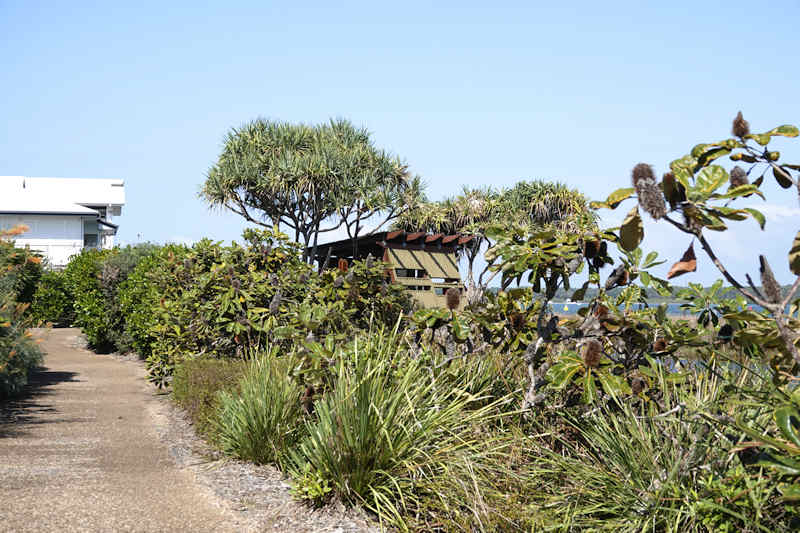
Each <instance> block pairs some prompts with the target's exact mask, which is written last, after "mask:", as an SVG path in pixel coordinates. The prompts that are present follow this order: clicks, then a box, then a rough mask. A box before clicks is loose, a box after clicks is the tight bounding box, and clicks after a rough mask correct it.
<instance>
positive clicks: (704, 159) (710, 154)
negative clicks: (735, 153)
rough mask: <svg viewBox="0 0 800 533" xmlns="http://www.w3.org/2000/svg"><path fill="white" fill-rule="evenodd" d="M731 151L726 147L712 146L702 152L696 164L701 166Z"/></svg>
mask: <svg viewBox="0 0 800 533" xmlns="http://www.w3.org/2000/svg"><path fill="white" fill-rule="evenodd" d="M729 153H731V151H730V149H728V148H712V149H711V150H709V151H707V152H705V153H703V154H702V155H701V156H700V157H699V158H698V160H697V166H698V167H700V168H702V167H705V166H706V165H708V164H709V163H711V162H712V161H714V160H715V159H718V158H720V157H722V156H725V155H728V154H729Z"/></svg>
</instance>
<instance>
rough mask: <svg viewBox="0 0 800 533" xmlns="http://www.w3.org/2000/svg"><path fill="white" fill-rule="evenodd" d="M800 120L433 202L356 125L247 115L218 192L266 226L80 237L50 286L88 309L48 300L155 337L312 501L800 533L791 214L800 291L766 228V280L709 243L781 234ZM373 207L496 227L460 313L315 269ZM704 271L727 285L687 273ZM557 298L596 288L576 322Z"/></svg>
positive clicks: (201, 415) (212, 186) (198, 419)
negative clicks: (217, 234)
mask: <svg viewBox="0 0 800 533" xmlns="http://www.w3.org/2000/svg"><path fill="white" fill-rule="evenodd" d="M798 133H800V132H798V129H797V128H796V127H794V126H788V125H786V126H779V127H776V128H774V129H771V130H767V131H766V132H764V133H752V132H751V131H750V128H749V124H748V123H747V122H746V121H745V120H744V118H743V117H742V116H741V114H739V115H738V116H737V117H736V119H735V120H734V122H733V128H732V136H731V137H729V138H726V139H723V140H720V141H714V142H710V143H701V144H697V145H696V146H694V147H693V148H692V149H691V150H690V151H689V153H688V154H686V155H684V156H682V157H679V158H677V159H675V160H673V161H672V162H670V163H668V165H666V166H668V168H669V171H668V172H666V173H665V174H664V175H663V177H661V178H660V179H659V178H656V175H655V171H654V170H653V168H652V167H651V166H650V165H648V164H644V163H640V164H636V165H635V166H634V167H633V171H632V176H631V186H630V187H625V188H622V189H619V190H617V191H614V192H613V193H611V194H610V195H609V196H608V198H607V199H605V200H602V201H596V202H592V203H589V202H588V201H587V199H585V198H584V197H583V195H581V194H580V193H579V192H578V191H573V190H570V189H568V188H565V187H564V186H562V185H559V184H549V183H546V182H539V181H534V182H521V183H520V184H518V185H517V186H515V187H513V188H511V189H508V190H499V191H498V190H492V189H480V190H472V189H465V190H464V191H463V192H462V193H461V194H459V195H456V196H454V197H453V198H450V199H446V200H444V201H441V202H431V201H429V200H427V199H426V198H425V197H424V195H423V194H422V190H421V185H420V184H419V182H418V181H416V180H415V179H412V178H411V177H410V174H409V173H408V170H407V169H406V167H405V165H404V164H401V163H400V162H399V160H398V159H397V158H395V157H393V156H390V155H388V154H386V153H385V152H383V151H380V150H379V149H377V148H375V147H374V146H373V145H372V144H371V142H370V141H369V136H368V134H367V133H366V132H364V131H361V130H357V129H355V128H353V127H352V125H350V124H349V123H347V122H345V121H334V122H331V123H330V124H327V125H322V126H316V127H312V126H296V125H287V124H275V123H270V122H264V121H256V122H254V123H252V124H249V125H247V126H245V127H243V128H241V129H237V130H233V131H232V132H231V134H230V135H229V137H228V139H227V141H226V145H225V147H224V149H223V153H222V155H221V156H220V158H219V160H218V162H217V163H215V165H214V166H213V167H212V169H211V171H210V172H209V175H208V180H207V182H206V184H205V186H204V189H203V193H202V194H203V197H204V198H206V200H207V201H208V202H209V203H210V204H211V205H214V206H225V207H228V208H230V209H232V210H233V211H235V212H238V213H240V214H241V215H242V216H244V217H245V218H246V219H247V220H249V221H251V222H254V223H256V224H257V225H259V226H261V227H260V228H259V229H249V230H247V231H245V233H244V235H243V239H242V242H241V243H232V244H230V245H223V244H221V243H218V242H213V241H210V240H203V241H200V242H199V243H197V244H195V245H193V246H178V245H169V246H146V247H128V248H119V249H115V250H111V251H106V252H97V251H86V252H84V253H83V254H81V255H79V256H76V257H75V258H74V259H73V260H72V262H71V263H70V265H69V266H68V267H67V269H66V270H65V271H64V272H63V273H61V274H52V275H50V274H49V275H47V276H44V277H43V278H42V281H41V282H40V283H39V284H38V289H36V292H35V294H34V295H33V301H34V302H35V301H37V295H41V298H42V299H45V298H46V295H47V294H52V293H56V292H58V291H62V290H64V291H66V292H67V294H68V295H69V297H68V298H67V301H72V302H73V305H72V309H71V311H67V310H64V308H63V307H64V306H61V305H58V306H56V305H54V306H52V307H53V313H54V315H57V316H58V317H59V318H58V319H57V318H56V316H53V317H52V318H49V317H44V316H39V318H44V319H48V320H53V321H56V320H59V321H62V320H63V318H61V317H63V316H65V315H68V314H69V313H70V312H71V313H74V317H75V318H74V321H75V323H76V324H78V325H80V326H81V327H82V328H83V329H84V331H85V332H86V334H87V337H88V339H89V341H90V343H91V344H92V345H93V346H95V347H96V348H98V349H103V350H128V349H132V350H135V351H137V352H138V353H139V354H140V355H141V356H142V357H143V358H145V359H146V362H147V368H148V372H149V376H150V379H151V381H152V382H153V383H154V384H156V385H157V386H159V387H166V388H170V389H171V390H172V391H173V395H174V397H175V399H176V401H178V402H179V404H180V405H183V406H184V407H186V409H187V411H188V413H189V414H190V415H191V416H192V417H193V419H194V421H195V423H196V424H197V426H198V428H199V429H200V431H201V433H202V434H203V435H204V436H205V437H206V438H207V439H208V441H209V442H211V443H212V444H214V445H215V446H217V447H218V448H219V449H220V450H222V451H223V452H225V453H227V454H230V455H231V456H234V457H239V458H241V459H245V460H250V461H255V462H259V463H268V464H274V465H276V466H277V467H278V468H280V469H281V470H282V471H283V472H284V473H285V474H286V475H287V476H289V477H290V479H291V483H292V486H293V489H292V490H293V493H294V494H295V495H296V496H297V497H298V498H301V499H303V500H306V501H308V503H309V505H321V504H324V503H325V502H327V501H329V500H331V499H333V498H335V499H338V500H340V501H343V502H345V503H348V504H351V505H360V506H363V507H364V508H366V509H368V510H369V511H370V512H371V513H373V515H374V516H375V517H376V519H377V520H378V521H380V523H381V524H382V525H384V526H387V527H392V528H396V529H399V530H413V531H463V530H470V531H519V530H535V531H538V530H547V531H550V530H558V531H583V530H614V531H676V532H677V531H698V532H700V531H754V532H755V531H796V530H797V529H798V528H800V508H798V505H800V504H798V500H800V411H798V410H800V393H798V389H797V386H796V385H797V379H798V375H800V354H798V344H800V334H799V333H798V332H800V318H799V315H798V307H800V299H798V295H797V291H798V289H800V233H798V235H797V237H796V238H795V240H794V245H793V247H792V249H791V250H787V261H786V265H784V266H785V267H787V268H788V270H789V272H791V273H792V274H793V275H794V276H797V280H796V281H795V282H794V283H792V284H791V285H790V286H789V287H781V286H780V285H779V284H778V283H777V282H776V280H775V276H774V274H773V271H772V266H771V265H770V264H769V263H768V261H767V259H766V258H765V257H764V256H763V255H760V256H759V255H757V254H758V247H757V246H753V249H754V250H755V251H756V252H755V253H756V257H754V258H753V264H754V265H757V266H758V273H759V274H758V278H757V281H758V282H757V283H756V281H754V280H753V279H752V278H751V276H749V275H748V276H747V277H746V278H745V279H744V280H741V279H738V278H737V277H735V276H734V275H733V274H732V273H731V272H730V270H728V269H727V268H726V266H725V265H724V264H723V262H722V261H721V260H720V258H719V256H718V254H717V253H715V250H714V249H713V247H712V246H711V244H710V243H709V242H708V240H707V238H706V236H707V232H709V231H717V232H720V231H729V230H730V228H732V227H734V225H735V224H737V223H739V222H740V221H745V220H749V221H750V223H753V222H752V221H755V223H757V224H758V225H759V226H760V227H761V228H762V229H764V230H765V231H768V230H769V229H770V228H767V227H766V219H765V217H764V215H763V214H762V213H760V212H759V211H757V210H756V209H754V208H752V207H737V204H738V203H740V202H741V200H742V199H745V198H751V199H752V198H759V197H760V198H763V197H765V196H766V194H768V193H769V194H772V193H771V192H770V190H769V186H768V182H769V181H770V180H774V181H775V182H776V184H777V185H778V187H780V188H782V189H797V188H798V187H800V185H799V183H800V180H799V179H798V173H800V165H796V164H793V163H785V162H783V161H782V160H781V155H780V154H779V153H778V152H777V151H776V150H774V149H771V143H772V142H773V141H774V139H776V138H779V137H784V138H788V139H791V138H796V137H797V136H798ZM723 158H727V160H729V161H730V162H731V164H732V165H734V166H733V167H732V168H729V167H730V165H727V166H723V165H722V164H721V162H722V161H723V160H724V159H723ZM740 165H741V166H740ZM312 171H313V172H312ZM355 178H359V179H355ZM367 178H369V179H367ZM351 181H352V182H351ZM337 184H343V185H342V187H343V188H342V191H341V194H339V193H336V194H334V193H333V192H332V191H335V190H338V189H337ZM798 190H800V189H798ZM376 191H377V192H376ZM790 192H791V193H792V194H796V192H795V191H794V190H792V191H790ZM270 198H277V200H275V201H270ZM626 201H627V202H628V203H630V204H632V205H631V206H630V207H629V211H628V214H627V216H626V217H625V219H624V221H623V222H622V224H621V225H620V226H619V227H615V228H603V227H600V225H599V218H598V217H597V213H596V212H595V210H596V209H616V208H618V207H620V206H621V205H622V204H623V203H624V202H626ZM642 213H646V214H647V215H648V216H650V217H651V218H653V219H654V220H656V221H658V223H661V224H668V225H670V226H672V227H673V228H674V229H675V231H676V234H677V235H680V236H681V238H685V239H686V246H687V249H686V252H685V253H684V254H683V256H682V257H680V258H668V259H669V261H670V263H672V267H671V268H670V271H669V274H668V275H667V276H666V278H667V279H662V278H660V277H658V276H656V275H655V274H654V273H653V268H654V267H656V266H658V265H660V264H663V263H664V261H666V260H667V259H662V258H660V257H659V254H658V253H657V252H656V251H647V250H642V249H641V247H640V245H641V243H642V241H643V237H644V231H645V230H644V225H643V223H642V216H643V215H642ZM512 214H513V216H512ZM376 215H380V216H379V218H380V219H381V220H382V221H384V223H386V224H394V226H395V227H397V228H401V229H402V228H405V229H409V230H410V229H417V230H423V231H425V230H427V231H436V232H441V231H448V232H451V231H452V232H459V233H465V234H470V235H477V236H479V237H480V239H477V240H474V241H473V244H471V245H470V246H474V247H473V248H470V249H465V250H464V251H463V254H464V259H465V262H467V263H468V269H469V274H468V280H469V286H470V289H471V290H470V292H468V294H467V296H466V300H467V301H466V302H465V303H466V305H463V306H462V305H461V304H462V302H461V301H460V300H461V295H460V294H459V293H457V292H454V293H453V294H452V296H449V297H448V308H446V309H415V308H414V307H413V306H412V303H411V301H410V300H409V298H408V297H407V295H405V294H404V293H403V291H402V289H400V288H399V287H397V286H395V285H393V284H391V283H389V282H388V281H387V279H386V276H385V268H386V265H383V264H382V263H381V262H380V261H379V260H378V258H372V257H369V258H367V259H365V260H363V261H355V262H354V263H353V264H351V265H347V266H344V265H342V266H339V267H338V268H332V269H328V268H316V267H314V266H312V265H311V264H309V262H308V261H307V259H308V257H309V256H308V254H307V253H306V251H307V249H308V247H313V246H314V244H316V243H317V239H318V235H319V234H320V233H321V232H323V231H324V230H326V229H328V228H331V227H333V228H337V227H342V226H347V228H348V229H350V228H351V227H352V228H353V231H354V232H355V233H352V234H351V236H355V235H358V233H359V231H361V229H359V228H363V225H362V223H363V222H364V221H366V220H367V219H371V218H372V217H373V216H376ZM354 220H355V222H353V221H354ZM287 221H288V222H287ZM337 224H338V225H337ZM282 225H284V227H287V228H290V229H291V230H292V232H294V239H293V240H292V239H290V237H289V236H287V235H285V234H283V233H282V232H281V231H280V229H281V227H282ZM290 233H291V232H290ZM475 242H478V244H474V243H475ZM480 256H483V257H484V258H485V262H486V265H487V268H486V271H485V272H474V271H473V269H474V268H475V267H476V266H477V263H476V259H477V258H478V257H480ZM311 257H313V255H312V256H311ZM698 268H715V269H717V270H718V271H719V274H720V276H721V277H722V278H723V280H724V281H720V282H718V283H716V284H714V285H712V286H711V287H703V286H701V285H699V284H694V283H690V284H689V285H687V286H686V287H684V288H682V289H677V288H676V287H674V286H673V285H672V284H671V283H672V282H671V280H672V279H674V278H677V277H679V276H686V277H684V278H682V279H690V276H691V273H692V272H695V271H696V270H697V269H698ZM490 279H494V280H496V281H497V282H498V284H499V290H497V291H489V290H485V288H486V287H487V285H488V282H489V280H490ZM578 279H579V280H580V281H578V282H576V280H578ZM648 291H652V292H655V293H656V294H658V295H660V296H661V297H662V298H664V299H665V300H670V301H676V302H681V303H683V304H684V305H685V306H686V309H687V310H688V311H690V312H691V313H692V315H693V316H692V317H691V319H688V318H685V317H675V316H670V314H669V313H667V308H666V305H663V304H659V303H657V302H654V301H653V300H652V299H651V298H650V297H649V296H648V294H649V292H648ZM565 294H569V297H570V298H571V299H572V300H574V301H584V302H586V303H587V305H586V306H585V307H583V308H582V309H581V310H580V311H579V312H578V314H577V315H573V316H563V315H559V314H557V313H556V312H554V311H553V309H552V307H551V305H550V304H551V303H552V302H553V301H557V300H558V299H559V298H563V297H564V295H565ZM38 309H42V310H43V311H42V312H43V313H44V312H45V311H44V310H46V309H48V307H47V306H45V305H40V306H39V307H38Z"/></svg>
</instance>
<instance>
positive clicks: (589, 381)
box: [583, 371, 597, 403]
mask: <svg viewBox="0 0 800 533" xmlns="http://www.w3.org/2000/svg"><path fill="white" fill-rule="evenodd" d="M595 400H597V385H596V384H595V382H594V373H593V372H591V371H589V372H586V375H585V376H584V378H583V402H584V403H594V402H595Z"/></svg>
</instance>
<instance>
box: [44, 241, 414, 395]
mask: <svg viewBox="0 0 800 533" xmlns="http://www.w3.org/2000/svg"><path fill="white" fill-rule="evenodd" d="M243 237H244V239H243V240H244V242H243V244H239V243H235V242H234V243H231V244H230V245H223V244H221V243H219V242H213V241H210V240H208V239H204V240H202V241H200V242H198V243H197V244H195V245H194V246H192V247H186V246H181V245H166V246H161V247H158V246H154V245H149V244H148V245H139V246H129V247H126V248H115V249H113V250H102V251H100V250H86V251H84V252H83V253H81V254H79V255H76V256H75V257H73V258H72V259H71V261H70V262H69V264H68V265H67V267H66V269H65V270H64V271H63V272H62V273H48V274H47V275H46V277H45V282H44V283H42V284H41V285H40V287H39V291H38V294H37V298H36V306H35V316H36V317H37V318H38V319H40V320H42V321H49V322H53V323H67V322H69V321H71V320H72V317H71V316H70V314H69V309H65V307H64V306H63V305H62V303H63V302H64V301H71V302H72V304H71V310H72V312H73V313H74V315H73V316H74V320H73V321H74V324H75V325H77V326H79V327H81V328H82V329H83V331H84V333H85V334H86V336H87V338H88V340H89V343H90V345H91V346H92V347H93V348H94V349H96V350H98V351H113V350H116V351H135V352H137V353H139V354H140V356H142V357H143V358H146V359H147V365H148V371H149V373H150V378H151V380H152V381H153V382H154V383H156V384H158V385H160V386H161V385H165V384H167V383H168V382H169V380H170V379H171V376H172V373H173V370H174V368H175V365H176V363H179V362H181V361H183V360H187V359H192V358H196V357H200V356H206V357H212V358H243V357H246V356H247V355H248V354H249V353H251V352H254V351H258V350H260V349H262V348H264V347H266V346H267V345H273V346H283V347H284V348H289V349H302V348H303V344H304V343H305V342H307V341H315V340H319V341H326V340H328V341H329V342H332V341H338V340H344V339H347V338H349V337H351V336H352V332H354V331H356V330H359V329H364V328H367V327H369V326H370V324H372V323H379V324H392V323H394V322H395V321H396V320H397V319H398V318H399V317H400V316H401V314H402V313H403V312H404V311H408V310H409V309H410V305H411V303H410V300H409V298H408V297H407V296H406V295H405V293H404V292H403V291H402V289H401V288H400V287H398V286H394V285H390V284H387V283H386V277H385V272H384V267H383V266H382V265H381V264H380V263H379V262H378V261H374V260H371V259H369V260H367V261H364V262H357V263H356V264H354V265H352V267H351V268H350V269H349V270H348V271H347V272H341V271H339V270H329V271H325V272H323V273H321V274H320V273H318V272H317V271H315V269H313V268H312V267H311V266H310V265H308V264H307V263H305V262H304V261H302V259H301V254H300V249H299V247H298V246H297V245H296V244H294V243H290V242H289V241H288V240H287V239H286V237H285V236H283V235H281V234H279V233H273V232H268V231H256V230H247V231H245V233H244V235H243ZM306 357H307V360H306V363H307V364H308V365H309V366H312V367H313V366H314V365H315V364H317V363H315V362H314V361H313V360H312V359H313V356H311V355H309V354H306ZM309 379H312V378H311V377H310V378H309Z"/></svg>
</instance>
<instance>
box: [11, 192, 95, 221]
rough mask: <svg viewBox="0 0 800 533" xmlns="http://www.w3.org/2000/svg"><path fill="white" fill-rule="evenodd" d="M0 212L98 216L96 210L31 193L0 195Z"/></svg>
mask: <svg viewBox="0 0 800 533" xmlns="http://www.w3.org/2000/svg"><path fill="white" fill-rule="evenodd" d="M0 214H5V215H9V214H14V215H16V214H26V215H80V216H94V217H96V216H98V213H97V211H95V210H94V209H90V208H88V207H84V206H82V205H78V204H74V203H72V202H69V201H64V200H58V199H56V198H37V197H36V196H33V195H19V194H9V195H5V194H3V195H0Z"/></svg>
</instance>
